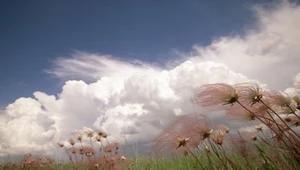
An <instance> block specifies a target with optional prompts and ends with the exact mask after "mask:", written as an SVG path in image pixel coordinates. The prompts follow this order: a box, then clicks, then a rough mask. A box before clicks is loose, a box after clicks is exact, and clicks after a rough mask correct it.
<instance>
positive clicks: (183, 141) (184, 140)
mask: <svg viewBox="0 0 300 170" xmlns="http://www.w3.org/2000/svg"><path fill="white" fill-rule="evenodd" d="M189 139H190V138H180V137H178V138H177V140H178V146H177V148H176V149H178V148H180V147H181V146H185V145H186V144H187V142H188V141H189Z"/></svg>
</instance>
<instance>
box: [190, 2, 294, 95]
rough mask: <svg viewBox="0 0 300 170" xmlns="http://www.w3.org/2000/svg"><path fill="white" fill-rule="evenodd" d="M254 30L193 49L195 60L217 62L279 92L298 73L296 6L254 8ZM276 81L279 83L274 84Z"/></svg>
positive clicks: (283, 4) (288, 4) (281, 5)
mask: <svg viewBox="0 0 300 170" xmlns="http://www.w3.org/2000/svg"><path fill="white" fill-rule="evenodd" d="M254 11H255V12H256V16H257V25H256V26H255V29H251V30H246V31H245V35H236V36H233V37H221V38H219V39H217V40H215V41H214V42H212V44H211V45H210V46H207V47H202V46H197V45H196V46H194V49H195V51H194V52H193V53H192V54H191V55H189V56H194V57H195V59H194V60H195V61H199V60H200V61H203V60H204V61H209V60H213V61H215V62H221V63H224V64H226V65H227V66H228V67H230V68H231V69H232V70H233V71H235V72H239V73H242V74H244V75H247V76H248V77H250V78H254V79H258V80H260V81H261V82H265V83H267V84H268V85H269V87H270V88H273V89H278V90H283V89H284V88H287V87H289V86H290V85H291V83H292V81H293V77H294V76H295V75H296V74H297V73H298V72H299V71H300V69H299V65H300V60H299V59H300V48H299V45H298V44H299V43H298V42H299V39H300V32H299V28H300V22H298V20H299V17H300V8H299V5H296V4H291V3H288V2H283V3H281V4H280V5H277V6H275V7H273V8H271V9H268V10H266V9H264V8H262V7H259V6H257V7H254ZM278 80H280V81H278Z"/></svg>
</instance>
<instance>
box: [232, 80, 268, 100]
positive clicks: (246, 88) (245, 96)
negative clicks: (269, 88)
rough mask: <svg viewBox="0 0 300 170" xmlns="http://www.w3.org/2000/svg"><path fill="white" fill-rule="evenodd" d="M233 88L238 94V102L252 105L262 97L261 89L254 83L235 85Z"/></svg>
mask: <svg viewBox="0 0 300 170" xmlns="http://www.w3.org/2000/svg"><path fill="white" fill-rule="evenodd" d="M234 88H235V89H236V91H237V93H238V94H239V100H240V101H241V102H242V103H245V104H250V105H254V104H256V103H258V102H260V100H261V98H262V97H263V91H262V89H261V88H260V87H259V85H258V84H257V83H255V82H251V83H241V84H236V85H234Z"/></svg>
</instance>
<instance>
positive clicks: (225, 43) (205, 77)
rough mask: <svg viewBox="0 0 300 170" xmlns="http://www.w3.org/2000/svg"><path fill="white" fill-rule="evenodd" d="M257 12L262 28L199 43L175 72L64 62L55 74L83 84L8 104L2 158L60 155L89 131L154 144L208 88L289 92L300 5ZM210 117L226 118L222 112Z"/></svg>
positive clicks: (1, 117)
mask: <svg viewBox="0 0 300 170" xmlns="http://www.w3.org/2000/svg"><path fill="white" fill-rule="evenodd" d="M255 11H256V14H257V20H258V21H257V27H256V28H255V29H252V30H247V31H246V34H245V35H242V36H239V35H236V36H233V37H232V36H230V37H221V38H219V39H217V40H215V41H213V42H212V44H211V45H209V46H206V47H201V46H195V47H194V51H192V52H191V53H190V54H188V55H186V56H185V58H186V60H185V61H183V62H182V63H180V64H178V65H177V66H175V67H173V68H171V69H162V68H157V67H154V66H151V65H150V64H146V63H142V62H138V61H134V62H127V61H122V60H117V59H114V58H113V57H110V56H103V55H96V54H89V53H82V52H81V53H80V52H77V53H75V54H74V55H73V56H72V58H60V59H58V60H57V61H55V63H54V68H53V69H50V70H48V71H47V72H48V73H51V74H53V75H55V76H57V77H60V78H64V79H77V80H68V81H66V82H65V84H64V86H63V87H62V91H61V93H60V94H59V95H57V96H54V95H49V94H45V93H43V92H35V93H34V98H19V99H17V100H16V101H15V102H14V103H12V104H10V105H8V106H7V107H6V109H5V110H4V111H3V113H0V122H1V123H0V137H1V141H2V142H1V143H0V150H1V153H3V154H6V153H10V154H22V153H26V152H39V151H44V153H47V152H48V153H52V150H53V148H55V147H56V142H58V141H60V140H67V139H69V137H70V135H71V133H72V132H73V131H74V130H76V129H81V128H83V127H90V128H94V129H102V130H104V131H106V132H107V133H108V134H109V136H110V138H112V140H119V141H120V142H122V141H123V137H124V136H125V137H126V139H127V142H128V143H134V142H140V143H143V144H145V143H148V142H150V141H151V140H152V139H153V138H154V136H155V135H156V134H158V132H159V131H160V130H162V128H164V127H165V126H166V125H167V124H168V123H169V122H170V121H171V120H173V119H174V118H175V117H176V116H178V115H184V114H190V113H193V112H194V111H195V110H194V109H196V111H199V110H200V109H199V108H194V106H193V105H192V103H191V102H190V100H191V98H192V97H193V94H194V91H195V89H196V88H197V87H199V86H200V85H201V84H207V83H216V82H223V83H239V82H245V81H249V80H250V79H257V80H259V81H260V82H262V83H266V84H268V86H269V87H272V88H277V89H282V90H284V89H285V88H286V87H289V86H291V85H292V80H293V77H294V76H295V75H296V74H297V73H299V65H300V60H299V58H300V57H299V54H300V48H298V39H300V34H299V31H298V29H299V26H300V25H299V24H300V23H299V22H296V20H297V19H299V18H300V7H299V6H297V5H295V4H290V3H286V2H285V3H282V4H280V5H278V6H276V7H275V8H272V9H268V10H266V9H263V8H258V7H256V8H255ZM298 78H299V76H298ZM298 78H297V79H298ZM78 79H81V80H78ZM84 80H85V81H84ZM278 80H280V82H279V81H278ZM87 81H92V83H87ZM209 116H210V118H212V119H213V120H217V121H221V119H220V116H222V115H220V114H217V113H216V114H213V115H211V114H209Z"/></svg>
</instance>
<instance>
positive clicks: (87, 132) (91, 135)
mask: <svg viewBox="0 0 300 170" xmlns="http://www.w3.org/2000/svg"><path fill="white" fill-rule="evenodd" d="M85 133H86V135H87V137H88V138H92V137H94V134H95V132H94V131H93V130H87V131H86V132H85Z"/></svg>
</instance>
